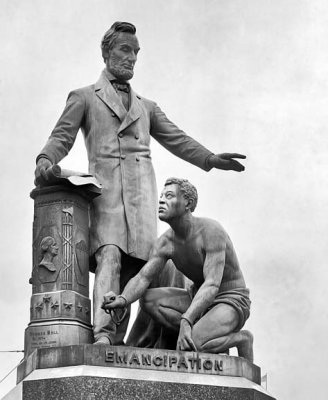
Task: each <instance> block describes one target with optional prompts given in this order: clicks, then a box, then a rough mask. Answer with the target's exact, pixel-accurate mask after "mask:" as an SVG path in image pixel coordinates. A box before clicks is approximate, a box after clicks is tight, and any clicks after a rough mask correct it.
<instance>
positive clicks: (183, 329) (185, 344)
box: [177, 319, 197, 351]
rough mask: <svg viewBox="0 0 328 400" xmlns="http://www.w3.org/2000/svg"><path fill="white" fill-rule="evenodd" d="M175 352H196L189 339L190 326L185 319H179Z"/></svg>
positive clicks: (193, 344)
mask: <svg viewBox="0 0 328 400" xmlns="http://www.w3.org/2000/svg"><path fill="white" fill-rule="evenodd" d="M177 350H183V351H187V350H193V351H197V348H196V346H195V343H194V342H193V340H192V337H191V326H190V325H189V323H188V322H187V321H186V320H185V319H181V323H180V332H179V337H178V341H177Z"/></svg>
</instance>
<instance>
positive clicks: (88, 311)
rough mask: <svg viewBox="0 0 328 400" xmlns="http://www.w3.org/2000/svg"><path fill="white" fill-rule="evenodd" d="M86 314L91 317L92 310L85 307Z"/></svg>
mask: <svg viewBox="0 0 328 400" xmlns="http://www.w3.org/2000/svg"><path fill="white" fill-rule="evenodd" d="M85 313H86V315H89V314H90V310H89V308H88V307H85Z"/></svg>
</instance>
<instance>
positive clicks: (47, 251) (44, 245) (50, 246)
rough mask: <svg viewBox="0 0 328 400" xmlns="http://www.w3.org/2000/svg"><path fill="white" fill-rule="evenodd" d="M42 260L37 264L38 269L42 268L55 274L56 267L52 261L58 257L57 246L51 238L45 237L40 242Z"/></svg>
mask: <svg viewBox="0 0 328 400" xmlns="http://www.w3.org/2000/svg"><path fill="white" fill-rule="evenodd" d="M40 248H41V254H42V260H41V262H40V263H39V267H44V268H46V269H47V270H48V271H50V272H55V271H56V267H55V265H54V263H53V259H54V258H55V257H56V256H57V255H58V246H57V244H56V241H55V239H54V238H53V237H51V236H46V237H44V238H43V239H42V240H41V244H40Z"/></svg>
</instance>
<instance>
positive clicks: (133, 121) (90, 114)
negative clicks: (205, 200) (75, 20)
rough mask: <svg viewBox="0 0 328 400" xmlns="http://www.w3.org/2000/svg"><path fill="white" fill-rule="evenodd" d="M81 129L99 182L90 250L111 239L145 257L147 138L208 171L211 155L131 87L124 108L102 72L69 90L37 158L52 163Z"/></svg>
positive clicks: (151, 178) (152, 203)
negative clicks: (91, 81) (93, 81)
mask: <svg viewBox="0 0 328 400" xmlns="http://www.w3.org/2000/svg"><path fill="white" fill-rule="evenodd" d="M80 128H81V130H82V133H83V135H84V139H85V145H86V148H87V153H88V159H89V172H90V174H92V175H94V176H95V177H96V178H97V179H98V180H99V182H100V183H101V184H102V186H103V191H102V194H101V196H99V197H97V198H96V199H95V200H94V201H93V207H92V214H91V218H90V220H91V231H90V232H91V234H90V243H91V249H90V250H91V254H93V253H94V252H95V251H96V250H97V249H98V248H99V247H101V246H103V245H105V244H114V245H116V246H118V247H119V248H121V250H123V251H124V252H125V253H126V254H129V255H130V256H132V257H136V258H139V259H142V260H147V259H148V256H149V252H150V249H151V246H152V243H153V241H154V240H155V239H156V237H157V223H156V222H157V212H156V210H157V202H158V197H157V187H156V180H155V174H154V169H153V166H152V161H151V155H150V147H149V145H150V138H151V137H153V138H154V139H156V140H157V141H158V142H159V143H160V144H161V145H163V146H164V147H165V148H166V149H168V150H169V151H170V152H172V153H173V154H175V155H176V156H178V157H180V158H182V159H184V160H186V161H188V162H190V163H192V164H194V165H197V166H198V167H200V168H202V169H204V170H208V168H207V167H206V163H205V160H206V158H207V157H208V156H209V155H210V154H212V153H211V152H210V151H209V150H207V149H206V148H205V147H203V146H202V145H201V144H199V143H198V142H197V141H195V140H194V139H192V138H191V137H189V136H188V135H186V134H185V133H184V132H183V131H181V130H180V129H179V128H178V127H177V126H176V125H174V124H173V123H172V122H171V121H169V119H168V118H167V117H166V115H165V114H164V113H163V112H162V111H161V109H160V108H159V107H158V106H157V105H156V103H154V102H153V101H150V100H147V99H145V98H143V97H140V96H139V95H137V94H136V93H134V91H133V90H132V89H131V92H130V108H129V110H128V111H126V109H125V107H124V105H123V103H122V101H121V98H120V97H119V95H118V94H117V93H116V91H115V90H114V88H113V86H112V85H111V83H110V81H109V80H108V79H107V77H106V73H105V71H103V73H102V74H101V76H100V79H99V80H98V81H97V83H96V84H94V85H91V86H87V87H84V88H81V89H77V90H74V91H72V92H71V93H70V94H69V96H68V99H67V104H66V107H65V109H64V112H63V114H62V116H61V117H60V119H59V121H58V122H57V124H56V126H55V128H54V130H53V132H52V133H51V136H50V137H49V139H48V142H47V143H46V145H45V147H44V148H43V149H42V151H41V153H40V155H39V157H40V156H41V155H45V156H46V157H48V158H49V159H50V160H51V161H52V162H53V163H58V162H59V161H60V160H61V159H62V158H63V157H65V156H66V155H67V153H68V152H69V151H70V149H71V147H72V146H73V144H74V141H75V138H76V135H77V132H78V130H79V129H80Z"/></svg>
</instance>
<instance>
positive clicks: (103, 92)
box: [95, 72, 127, 122]
mask: <svg viewBox="0 0 328 400" xmlns="http://www.w3.org/2000/svg"><path fill="white" fill-rule="evenodd" d="M95 92H96V95H97V96H98V97H99V98H100V99H101V100H102V101H103V102H104V103H105V104H106V105H107V106H108V107H109V108H110V109H111V110H112V111H114V113H115V114H116V115H117V116H118V117H119V119H120V120H121V121H123V122H124V120H125V117H126V116H127V111H126V109H125V107H124V105H123V103H122V101H121V99H120V97H119V96H118V94H117V93H116V91H115V89H114V88H113V86H112V85H111V84H110V82H109V81H108V79H107V78H106V75H105V73H104V72H103V73H102V74H101V75H100V78H99V80H98V81H97V83H96V85H95Z"/></svg>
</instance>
